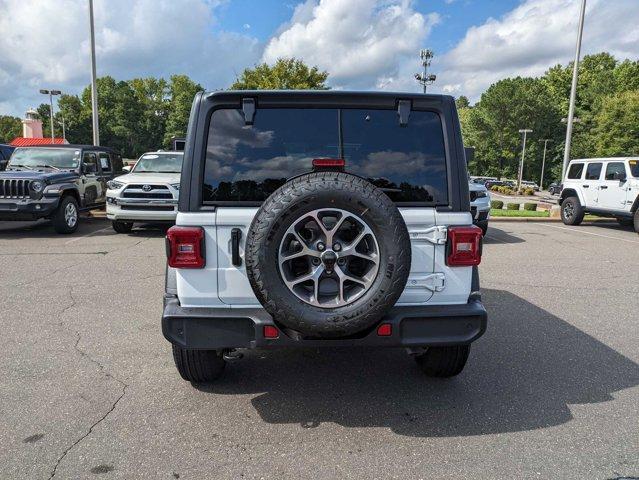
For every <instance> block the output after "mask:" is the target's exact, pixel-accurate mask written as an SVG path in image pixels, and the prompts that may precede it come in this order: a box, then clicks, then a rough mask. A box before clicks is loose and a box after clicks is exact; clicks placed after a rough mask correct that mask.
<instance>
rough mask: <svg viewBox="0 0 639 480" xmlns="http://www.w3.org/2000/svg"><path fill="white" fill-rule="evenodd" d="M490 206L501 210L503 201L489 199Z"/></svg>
mask: <svg viewBox="0 0 639 480" xmlns="http://www.w3.org/2000/svg"><path fill="white" fill-rule="evenodd" d="M490 208H496V209H497V210H501V209H502V208H504V202H502V201H501V200H491V202H490Z"/></svg>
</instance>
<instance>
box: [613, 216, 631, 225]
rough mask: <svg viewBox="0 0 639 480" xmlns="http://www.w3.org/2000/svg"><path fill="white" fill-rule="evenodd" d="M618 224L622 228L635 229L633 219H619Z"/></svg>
mask: <svg viewBox="0 0 639 480" xmlns="http://www.w3.org/2000/svg"><path fill="white" fill-rule="evenodd" d="M617 222H618V223H619V225H621V226H622V227H633V226H634V219H632V218H625V217H617Z"/></svg>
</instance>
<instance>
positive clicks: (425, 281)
mask: <svg viewBox="0 0 639 480" xmlns="http://www.w3.org/2000/svg"><path fill="white" fill-rule="evenodd" d="M406 288H425V289H426V290H430V291H431V292H441V291H442V290H443V289H444V288H446V275H445V274H443V273H441V272H436V273H429V274H428V275H424V276H418V277H412V278H411V277H409V278H408V282H407V283H406Z"/></svg>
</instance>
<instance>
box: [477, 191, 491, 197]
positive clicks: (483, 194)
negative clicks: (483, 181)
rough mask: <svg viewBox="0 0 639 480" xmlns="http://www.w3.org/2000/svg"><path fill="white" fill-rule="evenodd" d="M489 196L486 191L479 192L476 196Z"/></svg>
mask: <svg viewBox="0 0 639 480" xmlns="http://www.w3.org/2000/svg"><path fill="white" fill-rule="evenodd" d="M487 196H488V194H487V193H486V192H483V191H482V192H477V195H476V197H475V198H486V197H487Z"/></svg>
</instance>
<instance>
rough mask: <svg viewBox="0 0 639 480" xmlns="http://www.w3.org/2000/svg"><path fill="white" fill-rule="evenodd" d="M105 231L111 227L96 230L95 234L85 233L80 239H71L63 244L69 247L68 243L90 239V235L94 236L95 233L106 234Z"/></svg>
mask: <svg viewBox="0 0 639 480" xmlns="http://www.w3.org/2000/svg"><path fill="white" fill-rule="evenodd" d="M107 230H111V227H105V228H101V229H100V230H96V231H95V232H91V233H87V234H86V235H82V236H81V237H76V238H72V239H71V240H69V241H68V242H65V245H69V244H70V243H73V242H77V241H78V240H82V239H83V238H87V237H90V236H91V235H95V234H96V233H100V232H106V231H107Z"/></svg>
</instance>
